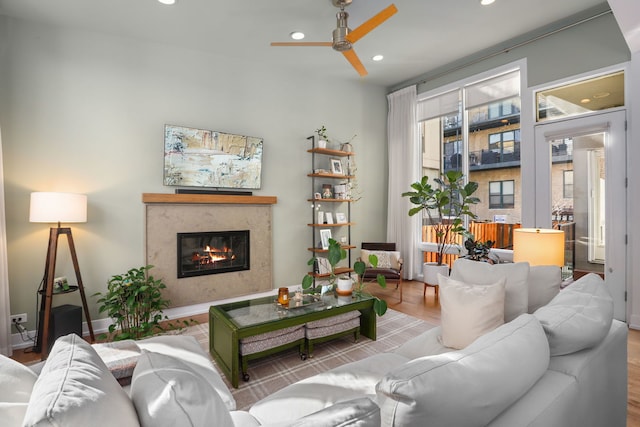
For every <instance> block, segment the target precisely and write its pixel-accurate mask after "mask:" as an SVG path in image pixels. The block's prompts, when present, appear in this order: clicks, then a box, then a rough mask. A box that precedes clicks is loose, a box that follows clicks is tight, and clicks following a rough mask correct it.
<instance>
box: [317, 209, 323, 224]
mask: <svg viewBox="0 0 640 427" xmlns="http://www.w3.org/2000/svg"><path fill="white" fill-rule="evenodd" d="M318 224H324V212H322V211H318Z"/></svg>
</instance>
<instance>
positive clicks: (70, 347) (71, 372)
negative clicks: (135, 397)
mask: <svg viewBox="0 0 640 427" xmlns="http://www.w3.org/2000/svg"><path fill="white" fill-rule="evenodd" d="M23 425H25V426H34V425H38V426H47V425H50V426H92V427H101V426H104V427H111V426H137V425H138V417H137V416H136V411H135V409H134V408H133V404H132V403H131V400H129V397H128V396H127V394H126V393H125V391H124V390H123V389H122V387H121V386H120V384H118V382H117V381H116V379H115V378H114V377H113V375H111V372H109V370H108V369H107V367H106V365H105V364H104V362H103V361H102V359H100V357H99V356H98V354H97V353H96V351H95V350H94V349H93V348H92V347H91V345H89V343H87V342H86V341H84V340H83V339H82V338H80V337H79V336H77V335H75V334H70V335H66V336H64V337H60V338H58V339H57V340H56V342H55V344H54V345H53V348H52V349H51V353H49V358H48V359H47V361H46V362H45V364H44V366H43V368H42V372H41V373H40V376H39V377H38V380H37V381H36V384H35V386H34V387H33V392H32V393H31V399H30V400H29V406H28V407H27V413H26V415H25V418H24V424H23Z"/></svg>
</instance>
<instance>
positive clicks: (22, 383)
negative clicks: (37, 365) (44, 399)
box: [0, 355, 38, 427]
mask: <svg viewBox="0 0 640 427" xmlns="http://www.w3.org/2000/svg"><path fill="white" fill-rule="evenodd" d="M37 379H38V376H37V375H36V374H35V373H34V372H33V371H32V370H31V369H29V368H27V367H26V366H24V365H23V364H22V363H19V362H16V361H15V360H13V359H10V358H8V357H6V356H3V355H0V420H2V425H3V426H7V427H10V426H21V425H22V420H23V419H24V414H25V413H26V412H27V403H29V397H30V396H31V391H32V390H33V386H34V384H35V383H36V380H37Z"/></svg>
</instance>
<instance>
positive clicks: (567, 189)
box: [562, 170, 573, 199]
mask: <svg viewBox="0 0 640 427" xmlns="http://www.w3.org/2000/svg"><path fill="white" fill-rule="evenodd" d="M562 197H564V198H565V199H573V170H568V171H563V173H562Z"/></svg>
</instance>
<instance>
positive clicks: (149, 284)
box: [94, 265, 170, 341]
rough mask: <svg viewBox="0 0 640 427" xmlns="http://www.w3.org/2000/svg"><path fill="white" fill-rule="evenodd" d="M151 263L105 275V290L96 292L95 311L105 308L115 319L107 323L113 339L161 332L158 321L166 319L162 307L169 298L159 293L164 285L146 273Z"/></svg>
mask: <svg viewBox="0 0 640 427" xmlns="http://www.w3.org/2000/svg"><path fill="white" fill-rule="evenodd" d="M151 268H153V266H152V265H147V266H144V267H140V268H132V269H130V270H129V271H127V272H126V273H125V274H116V275H114V276H112V277H111V279H109V282H108V283H107V291H106V292H105V293H104V294H102V293H101V292H97V293H96V294H94V296H100V298H99V299H98V304H99V312H100V313H103V312H106V313H107V315H108V316H109V317H110V318H111V319H112V320H113V321H114V322H115V323H112V324H111V325H109V334H110V338H112V339H113V340H114V341H119V340H125V339H139V338H143V337H146V336H149V335H153V334H154V333H157V332H161V331H163V329H162V328H161V326H160V321H161V320H164V319H167V317H166V316H163V315H162V310H163V309H165V308H167V307H169V304H170V301H169V300H167V299H165V298H163V297H162V293H161V291H162V289H164V288H166V285H165V284H164V283H163V282H162V280H156V279H154V277H153V276H151V275H149V270H150V269H151Z"/></svg>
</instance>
